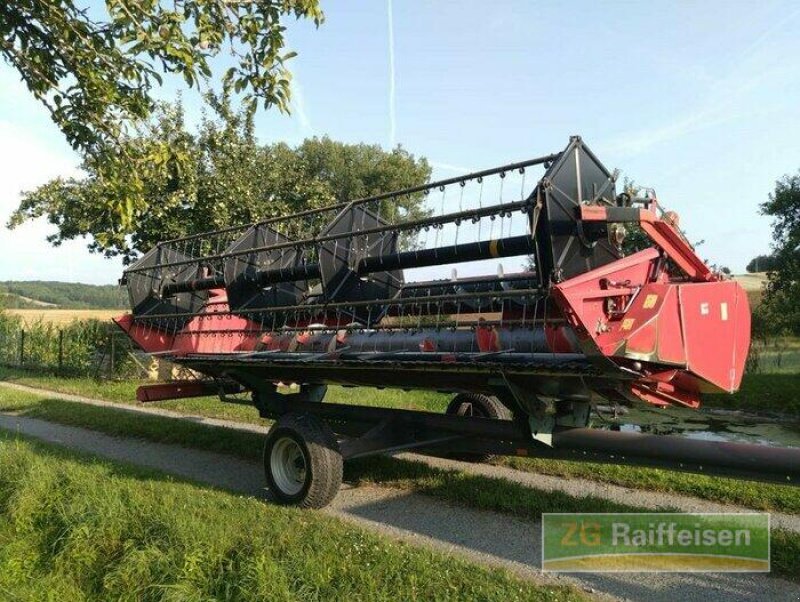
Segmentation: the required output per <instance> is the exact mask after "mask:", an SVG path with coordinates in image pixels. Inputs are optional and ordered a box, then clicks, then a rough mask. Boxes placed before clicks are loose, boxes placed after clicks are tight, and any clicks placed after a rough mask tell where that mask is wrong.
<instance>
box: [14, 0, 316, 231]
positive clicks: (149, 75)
mask: <svg viewBox="0 0 800 602" xmlns="http://www.w3.org/2000/svg"><path fill="white" fill-rule="evenodd" d="M105 9H106V10H105V11H103V10H102V9H100V8H99V7H97V6H96V5H92V6H91V7H90V6H84V7H80V6H78V5H76V4H75V2H74V1H73V0H14V1H13V2H3V3H1V4H0V37H1V38H2V42H1V43H0V55H2V56H3V58H5V60H6V61H7V62H8V63H10V64H11V65H12V66H14V67H15V68H16V70H17V71H18V72H19V74H20V76H21V77H22V80H23V81H24V82H25V84H26V85H27V87H28V89H29V90H30V92H31V93H32V94H33V96H34V97H35V98H36V99H37V100H39V101H40V102H41V103H42V104H43V105H44V106H45V107H46V108H47V110H48V111H49V113H50V116H51V117H52V119H53V121H54V122H55V123H56V124H57V125H58V127H59V128H60V129H61V130H62V132H63V133H64V135H65V136H66V138H67V140H68V142H69V143H70V144H71V145H72V146H73V148H75V149H76V150H78V151H81V153H82V154H83V155H84V156H86V157H88V159H87V160H88V161H90V162H92V163H93V169H94V171H95V172H96V173H97V174H98V175H99V176H100V177H102V178H104V179H106V180H108V181H109V183H108V186H109V187H113V186H116V188H117V190H116V193H117V194H116V195H115V196H112V197H109V202H110V205H109V206H108V207H107V208H106V212H108V213H110V214H114V215H115V217H116V219H117V220H119V221H122V222H127V221H129V220H130V219H131V218H132V216H133V213H134V211H135V210H136V209H137V208H138V207H137V206H138V204H139V203H141V202H142V199H143V197H142V192H143V190H142V188H143V182H142V181H140V179H139V177H138V170H135V171H133V173H132V174H128V175H132V176H133V179H132V180H130V181H128V182H120V181H119V177H120V175H121V174H122V173H123V172H124V171H125V169H126V165H128V164H130V163H131V162H133V161H139V162H140V165H141V166H143V167H144V166H146V164H147V163H148V162H152V161H175V160H181V159H183V156H182V155H180V154H176V153H175V151H174V149H171V148H170V147H168V146H166V145H164V144H162V145H151V146H150V147H149V148H148V151H149V152H150V154H149V155H146V156H142V154H141V149H140V150H139V152H137V153H134V154H133V155H127V154H126V153H125V151H126V150H128V147H127V146H122V145H120V144H119V142H120V140H121V138H123V137H124V135H125V131H126V126H128V125H129V124H131V123H136V122H138V121H140V120H142V119H145V118H147V117H148V116H149V115H150V113H151V111H152V109H153V107H154V101H153V98H152V92H153V90H154V88H155V87H156V86H159V85H160V84H161V83H162V76H163V75H170V74H174V75H177V76H182V77H183V79H184V80H185V81H186V83H187V84H188V85H189V86H195V85H199V84H200V83H207V82H210V81H212V79H213V76H214V73H213V69H212V67H216V66H217V65H218V63H219V62H221V61H214V58H215V57H218V56H220V55H227V56H228V57H229V58H228V59H227V60H226V61H225V64H226V65H229V66H228V67H227V69H226V70H225V72H224V74H223V75H222V77H221V78H220V79H221V83H222V88H223V90H224V91H225V92H231V91H234V92H239V93H242V94H243V95H244V99H245V101H246V102H248V103H250V104H255V103H257V102H258V101H261V102H262V103H263V105H264V106H265V107H270V106H277V107H278V108H280V109H281V110H288V106H289V93H290V77H291V76H290V73H289V71H288V69H287V68H286V61H287V60H289V59H290V58H292V56H294V53H293V52H288V51H284V42H285V40H284V31H285V26H284V25H283V23H282V21H283V19H285V17H287V16H295V17H296V18H298V19H299V18H309V19H313V21H314V22H315V23H317V24H319V23H321V21H322V18H323V15H322V12H321V10H320V8H319V4H318V0H278V1H268V0H252V1H247V2H230V1H227V0H226V1H220V0H172V1H168V2H167V1H162V0H106V2H105Z"/></svg>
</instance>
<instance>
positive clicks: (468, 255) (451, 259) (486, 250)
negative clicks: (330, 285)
mask: <svg viewBox="0 0 800 602" xmlns="http://www.w3.org/2000/svg"><path fill="white" fill-rule="evenodd" d="M532 252H533V239H532V238H531V237H530V236H528V235H522V236H513V237H510V238H500V239H498V240H490V241H484V242H471V243H463V244H456V245H451V246H449V247H438V248H435V249H421V250H418V251H404V252H402V253H390V254H388V255H378V256H376V257H365V258H364V259H362V260H361V261H360V262H359V263H358V265H357V266H356V269H355V271H356V273H358V274H359V275H364V274H370V273H373V272H384V271H388V270H396V269H405V268H417V267H425V266H430V265H443V264H449V263H461V262H465V261H476V260H480V259H491V258H494V257H513V256H515V255H526V254H528V253H532ZM320 277H321V273H320V265H319V264H318V263H307V264H303V265H300V266H296V267H290V268H277V269H272V270H262V271H259V272H256V273H255V275H254V277H253V281H254V282H255V283H257V284H258V286H268V285H270V284H275V283H278V282H296V281H298V280H306V279H309V278H320ZM223 286H225V278H224V277H223V276H214V277H211V278H201V279H197V280H188V281H186V282H173V283H170V284H167V285H166V286H164V288H163V289H162V291H161V296H162V297H171V296H173V295H176V294H178V293H185V292H190V291H206V290H210V289H212V288H220V287H223Z"/></svg>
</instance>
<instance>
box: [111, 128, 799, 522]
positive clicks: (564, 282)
mask: <svg viewBox="0 0 800 602" xmlns="http://www.w3.org/2000/svg"><path fill="white" fill-rule="evenodd" d="M616 179H617V173H616V172H614V173H612V172H609V171H608V170H607V169H606V168H605V167H604V166H603V165H602V164H601V163H600V161H599V160H598V159H597V158H596V157H595V155H594V154H593V153H592V152H591V151H590V150H589V149H588V148H587V147H586V145H585V144H584V143H583V141H582V140H581V139H580V137H577V136H576V137H572V138H571V139H570V141H569V144H568V145H567V146H566V148H565V149H564V150H562V151H560V152H557V153H553V154H550V155H546V156H543V157H538V158H536V159H532V160H529V161H523V162H520V163H514V164H510V165H505V166H502V167H498V168H495V169H489V170H485V171H481V172H475V173H471V174H467V175H464V176H461V177H457V178H451V179H448V180H442V181H438V182H432V183H429V184H425V185H422V186H417V187H414V188H409V189H405V190H399V191H393V192H387V193H385V194H381V195H378V196H374V197H370V198H365V199H358V200H350V201H343V202H340V203H338V204H334V205H330V206H325V207H319V208H309V209H307V210H305V211H301V212H298V213H295V214H292V215H286V216H279V217H271V218H268V219H264V220H262V221H260V222H257V223H253V224H247V225H244V226H232V227H229V228H225V229H222V230H216V231H212V232H207V233H203V234H197V235H192V236H186V237H183V238H177V239H172V240H167V241H164V242H162V243H160V244H158V245H157V246H156V247H155V248H154V249H152V250H150V251H149V252H147V253H146V254H145V255H143V256H142V257H141V258H140V259H139V260H138V261H137V262H136V263H135V264H133V265H132V266H130V267H129V268H128V269H127V270H126V271H125V273H124V276H123V278H122V280H121V282H122V284H124V285H126V286H127V289H128V293H129V297H130V302H131V307H132V312H131V313H130V314H126V315H124V316H122V317H120V318H118V319H116V320H115V321H116V323H117V324H118V325H119V326H120V327H121V328H122V329H123V330H124V331H125V332H126V333H127V334H128V336H129V337H130V338H131V339H132V340H133V341H134V342H135V343H136V344H137V345H139V346H140V347H141V348H142V349H144V350H145V351H147V352H149V353H152V354H154V355H157V356H159V357H162V358H166V359H168V360H169V361H172V362H176V363H178V364H181V365H183V366H186V367H188V368H190V369H192V370H194V371H196V372H197V373H198V374H200V375H202V377H203V378H202V379H201V380H197V381H186V382H177V383H167V384H160V385H152V386H145V387H142V388H140V390H139V399H140V400H142V401H158V400H160V399H169V398H176V397H186V396H196V395H207V394H209V393H219V394H220V397H221V398H222V399H223V400H226V401H237V400H241V399H242V397H241V395H239V396H238V397H237V396H235V395H234V394H235V393H240V394H248V393H249V395H250V399H251V400H252V403H253V404H254V405H255V407H256V408H257V409H258V411H259V413H260V414H261V416H263V417H265V418H271V419H274V420H275V423H274V425H273V426H272V428H271V430H270V432H269V434H268V436H267V439H266V443H265V449H264V465H265V471H266V478H267V483H268V485H269V488H270V489H271V491H272V493H273V494H274V496H275V498H276V499H277V500H278V501H280V502H283V503H290V504H297V505H300V506H304V507H321V506H324V505H326V504H327V503H329V502H330V501H331V500H332V499H333V497H334V496H335V495H336V492H337V491H338V489H339V486H340V484H341V479H342V462H343V460H347V459H350V458H356V457H361V456H367V455H371V454H379V453H390V452H396V451H400V450H411V449H415V450H418V451H422V452H425V453H434V454H443V455H447V456H450V457H455V458H459V459H463V460H472V461H480V460H484V459H486V458H487V457H488V456H489V455H492V454H508V455H528V456H537V457H545V458H566V459H572V460H580V461H604V462H614V463H627V464H642V465H648V466H662V467H671V468H677V469H681V470H689V471H699V472H712V473H714V474H727V475H733V476H738V477H741V478H749V479H758V480H771V481H779V482H785V483H793V484H796V483H797V482H798V477H800V450H798V449H788V448H787V449H782V448H771V447H766V446H756V445H744V444H733V443H711V442H702V441H694V440H689V439H683V438H678V437H667V436H653V435H643V434H636V433H626V432H613V431H609V430H602V429H594V428H591V418H592V411H593V409H594V408H595V407H596V404H597V403H598V402H602V403H612V404H616V403H620V404H632V403H646V404H651V405H653V406H657V407H664V406H675V405H677V406H686V407H689V408H698V407H699V405H700V396H701V394H703V393H724V392H727V393H733V392H735V391H736V390H737V389H738V387H739V385H740V383H741V379H742V373H743V371H744V366H745V360H746V358H747V352H748V348H749V344H750V309H749V307H748V301H747V296H746V294H745V293H744V291H743V290H742V288H741V287H740V286H739V285H738V284H737V283H736V282H734V281H732V280H726V279H725V278H724V277H723V276H722V275H720V274H718V273H715V272H714V271H712V270H711V269H710V268H709V267H708V266H707V265H706V264H705V263H704V262H703V261H702V260H701V259H700V258H699V257H698V256H697V254H696V253H695V251H694V249H693V248H692V245H691V244H689V242H688V241H687V240H686V238H685V236H684V234H683V233H682V231H681V230H680V228H679V223H678V216H677V215H676V214H675V213H673V212H666V211H664V210H663V209H662V208H661V206H660V204H659V202H658V199H657V198H656V196H655V193H654V192H652V191H647V192H646V193H645V194H637V195H635V196H631V195H630V194H628V193H626V192H624V191H623V192H620V193H618V191H617V186H616ZM631 236H636V237H637V239H640V240H642V241H646V242H645V244H642V245H639V246H640V248H639V250H634V251H631V252H629V253H627V254H626V253H625V252H623V249H625V248H626V239H628V238H630V237H631ZM500 259H503V260H505V261H506V262H507V263H506V265H507V264H508V262H511V263H512V264H514V265H518V266H519V269H517V270H516V271H513V272H509V273H506V271H507V270H506V269H504V268H503V267H502V266H500V267H499V268H498V266H497V263H498V260H500ZM514 262H516V263H514ZM454 265H457V269H461V270H462V271H463V272H465V274H464V276H462V277H459V276H458V273H457V271H456V268H453V266H454ZM436 268H438V269H439V270H440V271H439V272H438V273H437V272H436ZM442 269H444V270H445V271H444V273H442V272H441V270H442ZM449 270H452V271H451V272H450V273H448V271H449ZM432 275H433V276H437V277H438V278H431V276H432ZM280 383H284V384H286V383H292V384H294V385H295V387H294V389H295V392H293V393H288V394H285V393H283V392H282V390H283V389H282V388H281V387H280V386H279V385H280ZM328 385H344V386H363V387H378V388H396V389H401V390H412V389H422V390H432V391H441V392H448V393H453V394H454V397H453V399H452V401H451V402H450V404H449V406H448V407H447V410H446V412H445V413H444V414H436V413H432V412H422V411H411V410H401V409H393V408H381V407H365V406H357V405H345V404H337V403H329V402H325V401H324V397H325V392H326V388H327V386H328Z"/></svg>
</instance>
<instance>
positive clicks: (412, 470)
mask: <svg viewBox="0 0 800 602" xmlns="http://www.w3.org/2000/svg"><path fill="white" fill-rule="evenodd" d="M0 411H4V412H9V411H11V412H19V413H21V414H24V415H25V416H29V417H36V418H40V419H43V420H49V421H51V422H57V423H60V424H67V425H72V426H79V427H83V428H88V429H92V430H95V431H100V432H104V433H108V434H112V435H119V436H128V437H138V438H141V439H145V440H148V441H155V442H159V443H171V444H178V445H184V446H186V447H194V448H197V449H205V450H210V451H215V452H219V453H227V454H231V455H235V456H238V457H241V458H244V459H248V460H254V461H258V460H260V455H261V444H262V442H263V438H262V437H261V436H259V435H257V434H255V433H247V432H242V431H236V430H233V429H226V428H219V427H211V426H206V425H202V424H197V423H194V422H189V421H184V420H180V419H170V418H162V417H154V416H146V415H139V414H133V413H131V412H125V411H123V410H115V409H113V408H100V407H94V406H87V405H82V404H80V403H74V402H68V401H62V400H58V399H47V398H43V397H42V396H40V395H36V394H30V393H24V392H19V391H9V390H0ZM527 461H531V460H527ZM542 462H544V461H542ZM551 464H558V463H554V462H551ZM561 464H567V463H561ZM574 466H575V467H577V468H580V467H582V466H584V467H587V468H581V470H585V471H586V472H585V473H584V474H576V473H573V474H569V475H568V476H588V475H589V474H591V471H592V468H590V465H580V464H575V465H574ZM602 468H604V469H605V468H610V469H616V471H617V472H618V474H623V473H624V472H627V471H632V470H637V471H638V470H642V471H649V472H654V473H656V472H664V473H665V474H666V475H669V477H668V478H666V479H665V481H664V482H665V483H672V484H673V487H675V485H674V484H675V483H680V481H679V480H678V481H676V480H675V478H676V477H685V478H686V479H687V480H688V483H689V485H687V487H689V488H690V489H692V488H694V489H695V490H696V491H697V492H698V495H700V494H703V493H705V494H707V495H710V492H712V493H713V492H716V494H717V495H719V496H720V499H721V501H731V499H730V497H728V498H725V497H724V496H725V495H728V496H730V492H731V491H738V492H739V495H740V496H742V500H747V501H750V502H753V504H752V505H751V504H745V505H750V506H751V507H754V508H759V509H760V508H764V506H763V504H762V505H759V500H768V501H769V503H772V504H773V505H774V507H773V508H772V509H774V510H782V511H786V512H791V511H792V509H793V508H796V507H797V496H798V495H800V492H798V490H797V488H792V487H788V486H780V485H764V484H749V483H742V482H740V481H735V480H731V479H722V478H716V477H705V476H697V475H682V474H679V473H669V472H667V471H656V470H655V469H639V468H636V469H634V468H631V467H607V466H602ZM595 472H596V471H595ZM553 474H557V473H555V472H553ZM631 479H633V477H631ZM692 479H707V480H710V481H719V483H717V484H716V489H715V488H714V487H710V486H709V487H708V488H707V489H697V483H696V482H693V481H692ZM345 480H347V481H348V482H351V483H354V484H356V485H363V484H374V485H379V486H384V487H394V488H400V489H405V490H408V491H413V492H416V493H421V494H424V495H428V496H431V497H434V498H437V499H440V500H443V501H446V502H449V503H453V504H458V505H462V506H465V507H470V508H477V509H481V510H491V511H495V512H503V513H506V514H509V515H513V516H519V517H522V518H527V519H531V520H539V519H540V517H541V514H542V513H543V512H589V511H591V512H641V511H646V510H647V509H645V508H641V507H636V506H632V505H628V504H620V503H616V502H613V501H609V500H606V499H603V498H599V497H595V496H585V497H577V496H572V495H569V494H566V493H563V492H560V491H546V490H542V489H536V488H531V487H526V486H524V485H521V484H518V483H513V482H511V481H507V480H504V479H497V478H490V477H483V476H479V475H469V474H466V473H463V472H460V471H455V470H443V469H439V468H434V467H430V466H426V465H424V464H421V463H418V462H411V461H407V460H400V459H395V458H388V457H384V456H377V457H371V458H365V459H360V460H353V461H350V462H348V463H347V464H346V465H345ZM622 482H623V484H624V481H622ZM662 485H663V484H662ZM661 490H663V491H674V490H677V487H675V488H673V489H670V488H669V487H667V486H663V487H661ZM745 491H746V492H747V495H748V496H749V497H745V493H744V492H745ZM681 492H682V493H684V492H685V491H681ZM711 499H714V498H711ZM742 503H743V502H742ZM663 510H665V511H668V510H671V508H669V507H665V508H663ZM774 533H775V536H774V541H775V543H774V544H773V566H774V570H775V571H776V572H778V573H779V574H781V575H784V576H788V577H792V578H798V579H800V554H798V553H796V552H797V551H798V550H799V549H800V534H796V533H789V532H784V531H781V530H774Z"/></svg>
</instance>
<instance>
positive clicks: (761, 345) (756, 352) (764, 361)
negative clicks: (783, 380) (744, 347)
mask: <svg viewBox="0 0 800 602" xmlns="http://www.w3.org/2000/svg"><path fill="white" fill-rule="evenodd" d="M750 355H751V363H754V364H755V365H757V368H758V370H759V371H760V372H763V373H773V374H774V373H795V374H796V373H798V372H800V337H793V336H788V337H774V338H770V339H769V340H767V341H754V342H753V345H752V347H751V349H750ZM752 360H756V361H755V362H752Z"/></svg>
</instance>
